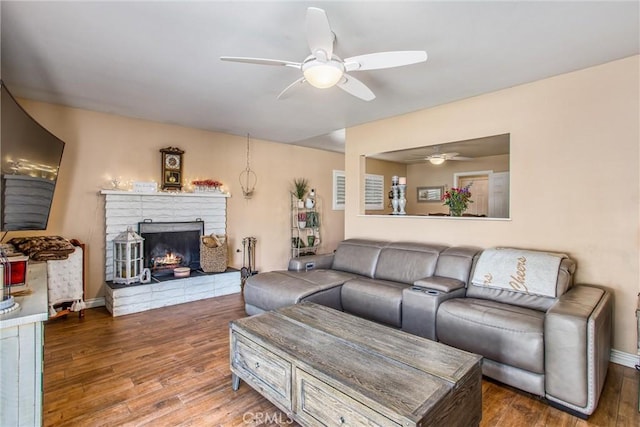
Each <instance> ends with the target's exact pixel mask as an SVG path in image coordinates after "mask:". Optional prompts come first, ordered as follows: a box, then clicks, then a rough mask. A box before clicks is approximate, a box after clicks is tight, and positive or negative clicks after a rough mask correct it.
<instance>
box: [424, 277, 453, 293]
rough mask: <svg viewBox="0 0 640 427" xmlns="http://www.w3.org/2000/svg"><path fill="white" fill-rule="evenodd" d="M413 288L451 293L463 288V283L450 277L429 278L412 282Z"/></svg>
mask: <svg viewBox="0 0 640 427" xmlns="http://www.w3.org/2000/svg"><path fill="white" fill-rule="evenodd" d="M413 286H417V287H418V288H427V289H433V290H436V291H440V292H453V291H455V290H456V289H461V288H464V282H463V281H461V280H458V279H452V278H450V277H442V276H431V277H425V278H424V279H419V280H416V281H415V282H413Z"/></svg>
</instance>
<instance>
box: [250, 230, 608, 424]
mask: <svg viewBox="0 0 640 427" xmlns="http://www.w3.org/2000/svg"><path fill="white" fill-rule="evenodd" d="M482 252H483V251H482V250H481V249H478V248H472V247H447V246H443V245H434V244H425V243H415V242H385V241H374V240H364V239H349V240H345V241H343V242H341V243H340V244H339V245H338V248H337V249H336V251H335V252H334V253H333V254H327V255H313V256H306V257H300V258H296V259H292V260H291V261H290V262H289V268H288V270H286V271H272V272H268V273H261V274H258V275H255V276H251V277H249V278H248V279H247V281H246V283H245V287H244V298H245V309H246V312H247V314H249V315H252V314H257V313H261V312H263V311H267V310H273V309H277V308H280V307H284V306H287V305H290V304H295V303H298V302H301V301H313V302H316V303H319V304H323V305H326V306H329V307H333V308H335V309H337V310H342V311H345V312H349V313H352V314H355V315H358V316H360V317H363V318H367V319H370V320H373V321H376V322H379V323H384V324H387V325H389V326H391V327H395V328H401V329H402V330H404V331H406V332H409V333H412V334H416V335H420V336H423V337H426V338H429V339H432V340H437V341H441V342H443V343H445V344H448V345H451V346H454V347H457V348H459V349H462V350H466V351H470V352H473V353H477V354H480V355H482V356H483V357H484V359H483V374H484V375H486V376H488V377H491V378H493V379H496V380H498V381H501V382H503V383H505V384H509V385H511V386H513V387H517V388H519V389H522V390H524V391H527V392H529V393H532V394H535V395H538V396H541V397H544V398H546V399H547V401H548V402H549V403H551V404H553V405H555V406H558V407H560V408H562V409H564V410H568V411H569V412H572V413H574V414H576V415H579V416H582V417H587V416H589V415H590V414H591V413H593V411H594V410H595V408H596V407H597V404H598V399H599V396H600V393H601V391H602V387H603V385H604V379H605V376H606V373H607V367H608V363H609V353H610V343H611V325H612V297H611V294H610V293H609V292H608V291H606V290H603V289H601V288H598V287H594V286H587V285H574V283H573V275H574V272H575V268H576V265H575V262H574V261H573V260H571V259H570V258H564V259H562V262H561V263H560V266H559V268H558V277H557V281H556V289H555V297H549V296H540V295H533V294H527V293H523V292H516V291H510V290H507V289H495V288H488V287H484V286H477V285H475V284H471V277H473V269H474V268H475V265H476V263H477V260H478V259H479V256H480V255H481V253H482ZM554 274H555V273H554Z"/></svg>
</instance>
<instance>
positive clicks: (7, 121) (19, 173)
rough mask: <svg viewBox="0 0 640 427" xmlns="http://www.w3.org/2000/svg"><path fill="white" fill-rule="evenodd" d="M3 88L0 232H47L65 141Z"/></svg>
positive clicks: (2, 84) (0, 141) (0, 111)
mask: <svg viewBox="0 0 640 427" xmlns="http://www.w3.org/2000/svg"><path fill="white" fill-rule="evenodd" d="M0 86H1V88H0V97H1V98H2V99H1V108H2V109H1V110H0V116H1V120H0V126H1V129H0V176H1V179H0V227H1V228H0V230H2V231H15V230H46V228H47V223H48V222H49V213H50V212H51V202H52V201H53V192H54V190H55V187H56V182H57V179H58V170H59V169H60V161H61V160H62V152H63V151H64V141H62V140H61V139H59V138H58V137H56V136H55V135H53V134H52V133H51V132H49V131H48V130H46V129H45V128H44V127H42V126H41V125H40V124H39V123H38V122H37V121H36V120H34V119H33V118H32V117H31V116H30V115H29V114H28V113H27V112H26V111H24V109H23V108H22V107H21V106H20V104H18V103H17V102H16V100H15V98H14V97H13V96H12V95H11V93H10V92H9V90H8V89H7V87H6V86H5V84H4V82H2V80H0Z"/></svg>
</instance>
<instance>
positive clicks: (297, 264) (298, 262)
mask: <svg viewBox="0 0 640 427" xmlns="http://www.w3.org/2000/svg"><path fill="white" fill-rule="evenodd" d="M332 265H333V254H332V253H331V254H318V255H306V256H301V257H299V258H292V259H291V260H289V267H288V268H287V270H289V271H309V270H314V269H318V268H324V269H327V268H331V266H332Z"/></svg>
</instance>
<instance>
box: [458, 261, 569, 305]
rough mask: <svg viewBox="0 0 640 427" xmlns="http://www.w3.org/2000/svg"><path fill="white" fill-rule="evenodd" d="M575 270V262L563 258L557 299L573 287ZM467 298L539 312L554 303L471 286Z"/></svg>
mask: <svg viewBox="0 0 640 427" xmlns="http://www.w3.org/2000/svg"><path fill="white" fill-rule="evenodd" d="M575 270H576V264H575V261H573V260H572V259H570V258H565V259H563V260H562V262H561V263H560V269H559V271H558V281H557V284H556V295H557V296H558V297H560V296H561V295H563V294H564V293H565V292H567V291H568V290H569V289H570V288H571V286H572V285H573V273H574V272H575ZM472 276H473V274H472ZM467 297H469V298H482V299H489V300H493V301H499V302H503V303H506V304H513V305H517V306H520V307H526V308H531V309H534V310H541V311H547V310H548V309H549V308H550V307H551V306H552V305H553V304H554V303H555V302H556V298H552V297H545V296H540V295H529V294H526V293H523V292H513V291H508V290H504V289H496V288H488V287H484V286H476V285H472V284H469V286H468V287H467Z"/></svg>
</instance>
